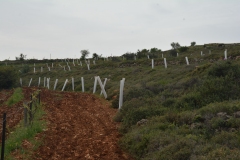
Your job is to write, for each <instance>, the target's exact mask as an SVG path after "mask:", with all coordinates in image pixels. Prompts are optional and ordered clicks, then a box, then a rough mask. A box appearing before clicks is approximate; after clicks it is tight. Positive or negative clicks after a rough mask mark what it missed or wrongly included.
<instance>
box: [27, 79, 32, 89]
mask: <svg viewBox="0 0 240 160" xmlns="http://www.w3.org/2000/svg"><path fill="white" fill-rule="evenodd" d="M31 83H32V78H31V79H30V81H29V84H28V87H30V86H31Z"/></svg>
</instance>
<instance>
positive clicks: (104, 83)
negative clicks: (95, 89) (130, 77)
mask: <svg viewBox="0 0 240 160" xmlns="http://www.w3.org/2000/svg"><path fill="white" fill-rule="evenodd" d="M106 83H107V78H105V80H104V82H103V87H104V89H105V86H106ZM102 93H103V92H102V90H101V93H100V95H102Z"/></svg>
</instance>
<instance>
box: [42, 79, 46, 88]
mask: <svg viewBox="0 0 240 160" xmlns="http://www.w3.org/2000/svg"><path fill="white" fill-rule="evenodd" d="M45 86H46V77H44V78H43V87H45Z"/></svg>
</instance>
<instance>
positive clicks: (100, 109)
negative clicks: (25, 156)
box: [33, 89, 131, 160]
mask: <svg viewBox="0 0 240 160" xmlns="http://www.w3.org/2000/svg"><path fill="white" fill-rule="evenodd" d="M41 101H42V102H43V103H44V106H46V107H45V109H46V111H47V121H48V122H49V124H48V128H47V130H46V131H44V132H43V133H41V134H42V135H44V142H43V145H42V146H41V147H40V148H39V149H38V150H37V151H36V152H35V154H34V157H33V159H37V160H50V159H51V160H61V159H62V160H66V159H76V160H79V159H91V160H118V159H119V160H124V159H131V158H130V157H129V156H128V155H126V154H125V153H123V152H122V151H121V149H120V148H119V147H118V144H117V142H118V140H119V137H120V135H119V133H118V130H117V123H115V122H113V120H112V118H113V116H114V115H115V113H116V110H115V109H112V108H110V104H109V103H108V102H107V101H105V100H103V99H100V98H97V97H96V96H94V95H90V94H86V93H77V92H53V91H49V90H45V89H43V90H42V92H41Z"/></svg>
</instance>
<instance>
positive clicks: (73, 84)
mask: <svg viewBox="0 0 240 160" xmlns="http://www.w3.org/2000/svg"><path fill="white" fill-rule="evenodd" d="M72 90H73V91H74V78H73V77H72Z"/></svg>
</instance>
